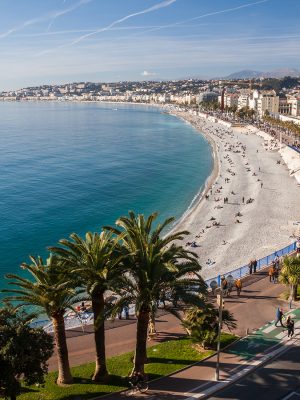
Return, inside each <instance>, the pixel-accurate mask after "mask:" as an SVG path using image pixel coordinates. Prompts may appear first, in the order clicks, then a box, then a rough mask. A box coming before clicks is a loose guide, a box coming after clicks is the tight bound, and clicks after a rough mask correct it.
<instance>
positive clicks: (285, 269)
mask: <svg viewBox="0 0 300 400" xmlns="http://www.w3.org/2000/svg"><path fill="white" fill-rule="evenodd" d="M279 280H280V282H282V283H284V284H285V285H289V286H290V299H291V300H292V299H293V300H297V288H298V283H299V282H300V258H298V257H284V259H283V266H282V268H281V271H280V277H279Z"/></svg>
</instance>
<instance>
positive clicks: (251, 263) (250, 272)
mask: <svg viewBox="0 0 300 400" xmlns="http://www.w3.org/2000/svg"><path fill="white" fill-rule="evenodd" d="M248 268H249V275H252V269H253V261H252V260H250V262H249V265H248Z"/></svg>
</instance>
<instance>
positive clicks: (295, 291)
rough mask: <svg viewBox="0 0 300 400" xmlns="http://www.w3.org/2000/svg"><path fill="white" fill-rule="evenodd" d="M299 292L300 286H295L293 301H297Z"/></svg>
mask: <svg viewBox="0 0 300 400" xmlns="http://www.w3.org/2000/svg"><path fill="white" fill-rule="evenodd" d="M297 292H298V285H297V284H296V285H293V299H294V301H297V298H298V296H297Z"/></svg>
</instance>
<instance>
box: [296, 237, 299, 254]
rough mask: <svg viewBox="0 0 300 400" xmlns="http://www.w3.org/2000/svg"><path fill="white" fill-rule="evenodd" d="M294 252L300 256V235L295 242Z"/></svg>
mask: <svg viewBox="0 0 300 400" xmlns="http://www.w3.org/2000/svg"><path fill="white" fill-rule="evenodd" d="M296 252H297V257H299V256H300V237H298V239H297V242H296Z"/></svg>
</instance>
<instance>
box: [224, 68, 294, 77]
mask: <svg viewBox="0 0 300 400" xmlns="http://www.w3.org/2000/svg"><path fill="white" fill-rule="evenodd" d="M285 76H292V77H298V76H299V77H300V70H299V69H296V68H278V69H275V70H273V71H269V72H262V71H253V70H251V69H245V70H243V71H238V72H233V73H232V74H230V75H228V76H226V77H225V78H224V79H249V78H283V77H285Z"/></svg>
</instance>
